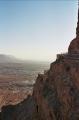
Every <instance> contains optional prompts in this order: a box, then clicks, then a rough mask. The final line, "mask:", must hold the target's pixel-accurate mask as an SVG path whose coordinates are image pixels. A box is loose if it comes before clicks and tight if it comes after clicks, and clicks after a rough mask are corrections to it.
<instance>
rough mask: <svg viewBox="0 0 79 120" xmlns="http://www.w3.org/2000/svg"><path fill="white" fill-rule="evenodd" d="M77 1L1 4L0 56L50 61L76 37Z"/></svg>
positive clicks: (63, 50)
mask: <svg viewBox="0 0 79 120" xmlns="http://www.w3.org/2000/svg"><path fill="white" fill-rule="evenodd" d="M76 26H77V0H75V1H68V0H63V1H61V0H59V1H57V0H56V1H54V0H53V1H49V0H46V1H40V0H38V1H35V0H33V1H28V0H27V1H25V0H23V1H22V0H16V1H15V0H12V1H11V0H3V1H0V54H6V55H12V56H15V57H16V58H19V59H22V60H33V61H53V60H54V59H55V56H56V54H58V53H62V52H67V48H68V45H69V43H70V41H71V40H72V39H73V38H74V37H75V32H76Z"/></svg>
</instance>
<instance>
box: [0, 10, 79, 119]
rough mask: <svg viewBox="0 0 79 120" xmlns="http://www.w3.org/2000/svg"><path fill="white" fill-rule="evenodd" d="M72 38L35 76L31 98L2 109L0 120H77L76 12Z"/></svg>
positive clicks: (78, 37)
mask: <svg viewBox="0 0 79 120" xmlns="http://www.w3.org/2000/svg"><path fill="white" fill-rule="evenodd" d="M76 30H77V31H76V33H77V35H76V38H75V39H74V40H73V41H72V42H71V43H70V45H69V48H68V53H67V54H59V55H57V59H56V61H55V62H53V63H51V65H50V69H49V70H48V71H46V72H45V73H44V74H39V75H38V77H37V80H36V83H35V85H34V89H33V94H32V96H28V98H27V99H25V100H24V101H23V102H21V103H19V104H17V105H9V106H6V107H2V111H1V113H0V120H79V10H78V24H77V29H76Z"/></svg>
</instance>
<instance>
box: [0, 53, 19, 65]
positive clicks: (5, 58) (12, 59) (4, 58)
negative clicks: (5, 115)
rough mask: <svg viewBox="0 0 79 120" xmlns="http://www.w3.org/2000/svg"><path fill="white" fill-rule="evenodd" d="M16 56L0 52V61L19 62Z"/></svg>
mask: <svg viewBox="0 0 79 120" xmlns="http://www.w3.org/2000/svg"><path fill="white" fill-rule="evenodd" d="M19 61H20V60H18V59H17V58H15V57H14V56H11V55H5V54H0V63H6V62H8V63H9V62H19Z"/></svg>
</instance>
